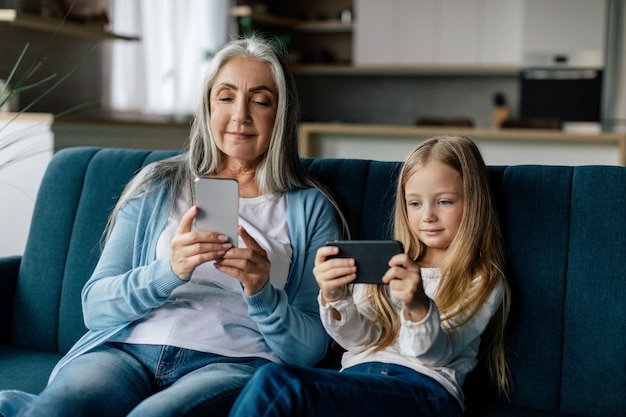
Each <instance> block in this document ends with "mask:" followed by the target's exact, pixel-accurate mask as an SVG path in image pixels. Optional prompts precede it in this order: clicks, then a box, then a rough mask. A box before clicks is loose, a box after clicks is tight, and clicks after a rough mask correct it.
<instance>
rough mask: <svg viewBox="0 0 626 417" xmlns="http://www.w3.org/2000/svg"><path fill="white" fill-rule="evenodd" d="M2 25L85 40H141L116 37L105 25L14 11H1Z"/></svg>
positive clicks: (123, 36)
mask: <svg viewBox="0 0 626 417" xmlns="http://www.w3.org/2000/svg"><path fill="white" fill-rule="evenodd" d="M0 24H7V25H11V26H15V27H21V28H26V29H31V30H39V31H44V32H51V33H58V34H60V35H65V36H73V37H78V38H83V39H93V40H102V39H119V40H126V41H137V40H139V38H138V37H136V36H125V35H116V34H114V33H111V32H108V31H106V30H105V28H104V26H103V25H98V24H82V23H76V22H68V21H63V20H62V19H53V18H45V17H40V16H36V15H32V14H28V13H22V12H18V11H17V10H13V9H0Z"/></svg>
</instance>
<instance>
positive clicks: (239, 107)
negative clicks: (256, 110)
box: [231, 100, 250, 123]
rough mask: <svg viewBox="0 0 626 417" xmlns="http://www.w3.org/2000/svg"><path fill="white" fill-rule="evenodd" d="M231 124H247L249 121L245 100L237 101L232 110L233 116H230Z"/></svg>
mask: <svg viewBox="0 0 626 417" xmlns="http://www.w3.org/2000/svg"><path fill="white" fill-rule="evenodd" d="M231 118H232V120H233V122H236V123H247V122H249V121H250V112H249V109H248V103H246V101H245V100H237V101H236V102H235V106H234V108H233V114H232V116H231Z"/></svg>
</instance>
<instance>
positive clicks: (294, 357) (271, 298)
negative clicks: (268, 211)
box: [244, 188, 340, 366]
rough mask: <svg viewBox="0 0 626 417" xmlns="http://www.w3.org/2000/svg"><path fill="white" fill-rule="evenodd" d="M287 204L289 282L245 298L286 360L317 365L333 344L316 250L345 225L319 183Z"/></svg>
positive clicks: (273, 346)
mask: <svg viewBox="0 0 626 417" xmlns="http://www.w3.org/2000/svg"><path fill="white" fill-rule="evenodd" d="M287 203H288V204H287V223H288V226H289V236H290V240H291V245H292V248H293V258H292V262H291V265H290V268H289V277H288V279H287V284H286V285H285V288H284V289H280V288H275V287H274V286H272V285H271V284H269V283H268V284H267V285H266V286H265V287H264V288H263V289H262V290H261V292H259V293H258V294H255V295H253V296H251V297H246V296H244V299H245V300H246V302H247V303H248V314H249V315H250V317H251V318H252V319H253V320H254V321H255V322H256V323H257V325H258V327H259V330H260V331H261V333H262V334H263V337H264V338H265V341H266V342H267V344H268V345H269V346H270V348H271V349H272V351H273V352H274V353H276V354H277V355H278V357H279V358H280V359H281V360H282V361H283V362H285V363H288V364H293V365H301V366H313V365H315V364H316V363H317V362H319V361H320V360H321V359H322V357H323V356H324V354H325V352H326V348H327V346H328V335H327V334H326V332H325V331H324V328H323V326H322V324H321V322H320V318H319V310H318V308H317V298H316V297H317V292H318V290H319V287H318V286H317V282H316V281H315V278H314V276H313V266H314V262H315V254H316V253H317V249H318V248H319V247H320V246H323V245H324V244H325V243H326V242H327V241H329V240H336V239H338V238H339V236H340V228H339V225H338V223H337V218H336V216H335V211H334V208H333V206H332V205H331V204H330V202H329V201H328V199H326V197H324V196H323V195H322V194H321V193H320V192H319V191H318V190H316V189H314V188H310V189H306V190H300V191H298V192H293V193H289V194H288V200H287Z"/></svg>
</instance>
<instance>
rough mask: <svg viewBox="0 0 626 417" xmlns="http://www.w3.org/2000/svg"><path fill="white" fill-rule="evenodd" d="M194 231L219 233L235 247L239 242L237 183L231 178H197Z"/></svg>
mask: <svg viewBox="0 0 626 417" xmlns="http://www.w3.org/2000/svg"><path fill="white" fill-rule="evenodd" d="M195 191H196V203H195V204H196V205H197V206H198V208H199V211H198V215H197V216H196V229H197V230H207V231H211V232H219V233H223V234H225V235H226V236H228V241H229V242H230V243H232V245H233V247H235V248H236V247H237V243H238V241H239V238H238V234H237V225H238V224H239V183H238V182H237V180H235V179H232V178H207V177H199V178H196V181H195Z"/></svg>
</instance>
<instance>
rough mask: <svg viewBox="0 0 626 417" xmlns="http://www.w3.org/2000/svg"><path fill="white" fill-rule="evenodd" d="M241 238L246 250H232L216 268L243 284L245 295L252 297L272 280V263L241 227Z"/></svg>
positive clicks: (218, 261)
mask: <svg viewBox="0 0 626 417" xmlns="http://www.w3.org/2000/svg"><path fill="white" fill-rule="evenodd" d="M239 236H241V238H242V239H243V241H244V243H245V244H246V247H245V248H231V249H229V250H228V251H227V252H226V253H225V254H224V256H223V257H222V258H221V259H219V260H217V261H216V262H215V268H217V269H218V270H219V271H221V272H223V273H225V274H228V275H230V276H231V277H233V278H236V279H237V280H239V282H241V285H242V286H243V290H244V293H245V294H246V295H247V296H252V295H254V294H256V293H258V292H259V291H261V289H262V288H263V287H264V286H265V284H267V281H269V279H270V268H271V263H270V260H269V258H268V257H267V252H265V250H264V249H263V248H262V247H261V246H259V244H258V243H257V242H256V240H254V239H253V238H252V236H250V235H249V234H248V232H247V231H246V229H244V228H243V227H241V226H239Z"/></svg>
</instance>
